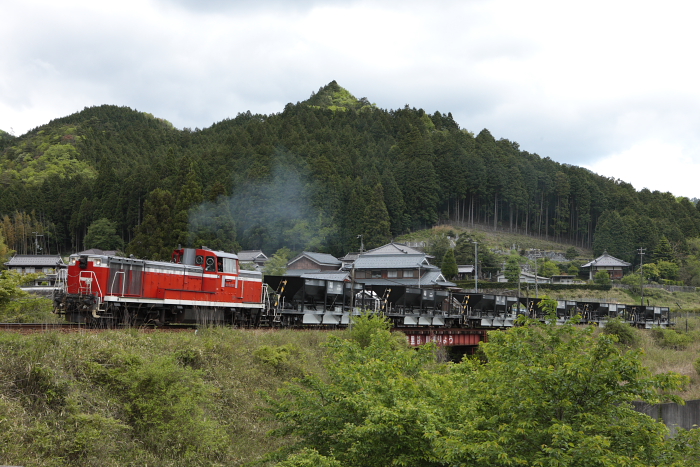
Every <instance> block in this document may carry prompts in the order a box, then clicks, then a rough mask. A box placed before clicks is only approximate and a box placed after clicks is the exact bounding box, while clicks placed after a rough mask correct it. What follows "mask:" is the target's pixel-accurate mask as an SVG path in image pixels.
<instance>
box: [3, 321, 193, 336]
mask: <svg viewBox="0 0 700 467" xmlns="http://www.w3.org/2000/svg"><path fill="white" fill-rule="evenodd" d="M119 329H127V328H111V329H106V328H94V327H90V326H85V325H84V324H75V323H0V332H2V331H5V332H16V333H19V334H36V333H40V332H62V333H69V332H102V331H113V330H119ZM128 329H135V330H137V331H139V332H146V333H149V332H194V331H195V330H196V328H195V327H192V326H178V327H175V326H164V327H159V328H156V327H133V328H128Z"/></svg>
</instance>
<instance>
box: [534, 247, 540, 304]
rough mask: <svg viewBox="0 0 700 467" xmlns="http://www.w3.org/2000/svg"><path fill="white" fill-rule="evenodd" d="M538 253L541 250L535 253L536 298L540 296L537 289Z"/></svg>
mask: <svg viewBox="0 0 700 467" xmlns="http://www.w3.org/2000/svg"><path fill="white" fill-rule="evenodd" d="M537 255H539V252H538V253H535V298H538V297H539V296H540V295H539V291H538V290H537Z"/></svg>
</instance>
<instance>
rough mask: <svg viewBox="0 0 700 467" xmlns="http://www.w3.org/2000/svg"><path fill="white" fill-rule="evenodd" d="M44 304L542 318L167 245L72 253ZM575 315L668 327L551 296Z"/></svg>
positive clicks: (421, 325)
mask: <svg viewBox="0 0 700 467" xmlns="http://www.w3.org/2000/svg"><path fill="white" fill-rule="evenodd" d="M67 269H68V270H67V279H66V283H65V286H64V287H63V288H61V289H60V290H57V291H56V293H55V295H54V311H55V312H56V313H59V314H61V315H64V316H65V319H66V320H67V321H69V322H74V323H84V324H88V325H91V326H95V327H118V326H140V325H155V326H175V325H184V324H190V325H192V324H195V325H232V326H238V327H343V326H347V325H348V323H349V322H350V320H351V317H352V316H353V315H357V314H359V313H361V311H362V310H370V311H372V312H377V313H382V314H384V315H385V316H386V317H388V318H389V319H390V320H391V322H392V323H393V325H394V326H395V327H396V328H399V329H407V330H408V329H413V330H415V329H494V328H505V327H509V326H513V325H514V323H515V320H516V319H517V317H518V316H519V315H527V316H529V317H532V318H535V319H544V312H543V310H542V309H541V307H540V305H541V299H540V298H533V297H516V296H505V295H493V294H484V293H470V292H465V291H462V290H450V289H434V288H428V287H412V286H407V285H402V284H400V283H398V281H397V282H396V283H392V282H391V281H386V282H384V283H382V284H377V283H376V281H362V280H361V279H358V280H349V279H348V278H347V275H344V274H342V273H328V274H317V275H306V276H303V275H302V276H293V275H285V276H265V277H264V278H263V276H262V274H261V273H260V272H257V271H247V270H242V269H240V266H239V263H238V257H237V256H236V255H235V254H232V253H226V252H222V251H213V250H210V249H207V248H197V249H194V248H180V249H176V250H175V251H174V252H173V254H172V258H171V261H170V262H162V261H148V260H142V259H135V258H124V257H119V256H106V255H72V256H71V257H70V261H69V264H68V267H67ZM576 315H580V317H581V322H583V323H595V324H599V325H600V324H604V323H605V322H606V321H607V320H608V319H611V318H620V319H622V320H624V321H626V322H628V323H629V324H631V325H633V326H636V327H641V328H651V327H653V326H659V327H666V326H670V325H672V323H671V318H670V310H669V308H668V307H658V306H639V305H622V304H616V303H599V302H594V301H570V300H560V301H558V302H557V321H558V322H560V323H564V322H566V321H567V320H569V319H571V318H572V317H573V316H576Z"/></svg>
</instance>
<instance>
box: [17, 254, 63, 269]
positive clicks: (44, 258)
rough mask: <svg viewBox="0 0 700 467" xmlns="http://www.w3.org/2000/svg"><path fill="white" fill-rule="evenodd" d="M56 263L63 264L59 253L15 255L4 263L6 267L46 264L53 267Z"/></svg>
mask: <svg viewBox="0 0 700 467" xmlns="http://www.w3.org/2000/svg"><path fill="white" fill-rule="evenodd" d="M57 264H65V263H64V262H63V259H62V258H61V257H60V256H59V255H15V256H13V257H12V258H11V259H10V261H8V262H7V263H5V266H8V267H20V266H22V267H23V266H34V267H37V266H47V267H54V266H56V265H57Z"/></svg>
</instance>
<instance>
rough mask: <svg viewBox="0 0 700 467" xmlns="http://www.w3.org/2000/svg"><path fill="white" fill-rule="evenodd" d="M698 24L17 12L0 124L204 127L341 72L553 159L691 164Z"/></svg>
mask: <svg viewBox="0 0 700 467" xmlns="http://www.w3.org/2000/svg"><path fill="white" fill-rule="evenodd" d="M698 13H700V4H695V3H693V2H687V1H683V0H669V1H667V2H664V3H663V5H661V4H660V3H658V2H649V1H644V0H641V1H639V0H638V1H634V2H632V1H628V0H605V1H603V0H590V1H589V2H585V3H582V2H561V1H559V0H532V1H529V2H523V1H516V0H439V1H436V2H418V1H413V0H402V1H399V0H373V1H368V0H357V1H345V0H344V1H340V0H300V1H295V2H287V1H282V0H259V1H255V2H254V1H251V0H237V1H224V0H203V1H196V2H195V1H194V0H147V1H137V0H120V1H116V0H105V1H101V2H94V1H88V0H67V1H65V2H60V3H56V2H49V1H48V0H25V1H23V2H10V4H9V5H6V6H5V8H4V9H3V18H4V19H5V21H4V23H3V28H1V29H0V43H2V44H3V45H7V46H6V47H4V49H3V54H0V129H5V130H9V129H10V128H14V130H15V133H17V134H22V133H24V132H26V131H28V130H29V129H31V128H33V127H36V126H39V125H42V124H44V123H47V122H48V121H49V120H51V119H53V118H58V117H62V116H65V115H68V114H70V113H73V112H76V111H78V110H80V109H82V108H83V107H85V106H90V105H100V104H116V105H126V106H129V107H132V108H136V109H138V110H141V111H145V112H150V113H153V114H154V115H157V116H158V117H161V118H165V119H168V120H170V121H171V122H172V123H173V124H175V125H176V126H178V127H185V126H187V127H200V128H202V127H207V126H209V125H211V124H213V123H214V122H217V121H220V120H222V119H224V118H226V117H234V116H235V115H236V114H237V113H238V112H245V111H246V110H250V111H252V112H256V113H273V112H280V111H281V110H282V109H283V107H284V105H285V104H286V103H287V102H297V101H300V100H304V99H306V98H307V97H308V96H309V95H310V93H311V92H312V91H315V90H316V89H318V88H319V87H320V86H323V85H325V84H327V83H328V82H330V81H331V80H333V79H335V80H337V81H338V83H339V84H340V85H341V86H344V87H346V88H347V89H348V90H349V91H350V92H352V93H353V94H355V95H357V96H358V97H367V98H369V99H370V100H371V101H372V102H375V103H377V105H379V106H380V107H382V108H393V109H395V108H400V107H403V106H404V105H405V104H409V105H411V106H413V107H421V108H424V109H425V110H426V111H428V112H431V113H432V112H434V111H436V110H437V111H440V112H445V113H447V112H451V113H452V114H453V116H454V117H455V119H456V120H457V122H458V123H460V125H462V126H463V127H464V128H467V129H469V130H471V131H474V132H478V131H480V130H481V129H482V128H488V129H489V130H490V131H491V133H492V134H493V135H494V136H496V137H497V138H501V137H503V138H508V139H510V140H513V141H517V142H518V143H520V146H521V147H522V148H523V149H524V150H527V151H530V152H535V153H538V154H540V155H541V156H549V157H551V158H552V159H554V160H557V161H560V162H567V163H571V164H577V165H584V164H586V163H589V161H592V160H596V159H598V158H600V157H601V155H604V154H617V155H618V156H615V158H620V157H622V156H621V155H624V154H631V153H633V152H634V153H635V154H642V153H652V152H654V151H655V150H656V149H658V148H657V146H658V145H663V146H665V147H667V148H668V147H673V148H676V149H677V153H679V154H682V155H683V157H685V158H686V162H690V163H692V164H694V162H693V161H694V160H696V159H695V158H696V157H700V155H698V154H696V152H694V150H693V148H695V147H698V143H700V141H699V137H698V135H696V133H697V132H696V129H697V128H698V127H700V105H699V104H700V88H698V86H697V85H696V83H697V82H698V78H700V76H699V74H700V67H698V66H697V64H696V63H695V62H696V61H695V60H694V59H693V57H694V56H695V50H694V49H695V44H697V43H699V42H700V29H699V28H697V27H696V26H695V24H694V23H695V18H697V17H698ZM653 142H656V143H653ZM654 144H656V145H657V146H654ZM646 145H651V146H649V147H646ZM645 148H646V149H645ZM615 158H613V159H615ZM596 164H597V163H596ZM659 170H660V171H662V172H663V171H664V170H665V168H664V167H661V168H660V169H659ZM614 175H615V176H616V177H618V178H621V179H623V180H627V178H626V172H620V173H619V174H614ZM640 176H641V175H640ZM660 177H661V175H658V176H657V178H660ZM641 180H644V179H641ZM630 181H631V182H632V183H633V184H634V185H635V186H637V185H640V186H643V185H644V183H641V182H633V181H632V180H631V179H630ZM651 182H652V181H650V182H649V183H651ZM684 183H688V182H684ZM677 186H678V190H680V189H681V188H680V187H681V185H680V182H679V184H677ZM682 189H683V190H685V191H692V189H693V188H692V185H689V186H688V187H687V188H682Z"/></svg>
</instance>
